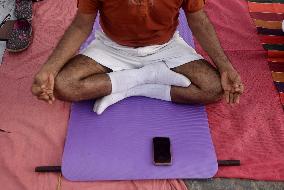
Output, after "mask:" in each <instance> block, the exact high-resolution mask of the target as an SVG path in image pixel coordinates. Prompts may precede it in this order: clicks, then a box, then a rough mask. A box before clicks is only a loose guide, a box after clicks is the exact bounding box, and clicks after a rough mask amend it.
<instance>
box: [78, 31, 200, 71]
mask: <svg viewBox="0 0 284 190" xmlns="http://www.w3.org/2000/svg"><path fill="white" fill-rule="evenodd" d="M95 36H96V38H95V39H94V40H93V41H92V42H91V43H90V44H89V45H88V46H87V48H85V49H84V50H82V51H81V52H80V54H82V55H85V56H88V57H90V58H91V59H93V60H95V61H96V62H97V63H99V64H101V65H103V66H105V67H108V68H110V69H111V70H113V71H120V70H125V69H136V68H141V67H143V66H145V65H148V64H153V63H158V62H164V63H165V64H166V65H167V66H168V67H169V68H174V67H178V66H180V65H183V64H185V63H189V62H192V61H195V60H199V59H203V57H202V56H201V55H199V54H197V53H196V51H195V50H194V49H193V48H192V47H191V46H189V45H188V44H187V43H186V42H185V41H184V40H183V39H182V38H181V37H180V36H179V33H178V32H175V34H174V36H173V37H172V39H171V40H170V41H169V42H167V43H165V44H163V45H151V46H146V47H139V48H133V47H128V46H122V45H119V44H117V43H116V42H114V41H112V40H111V39H110V38H108V37H107V36H106V35H105V34H104V33H103V32H101V31H96V35H95Z"/></svg>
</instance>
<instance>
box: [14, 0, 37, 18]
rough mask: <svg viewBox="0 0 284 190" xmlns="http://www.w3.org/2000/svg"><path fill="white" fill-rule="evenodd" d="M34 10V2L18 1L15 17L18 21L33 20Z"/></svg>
mask: <svg viewBox="0 0 284 190" xmlns="http://www.w3.org/2000/svg"><path fill="white" fill-rule="evenodd" d="M32 10H33V8H32V0H16V3H15V16H16V18H17V19H26V20H31V19H32V16H33V13H32Z"/></svg>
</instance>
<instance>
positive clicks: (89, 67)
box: [59, 54, 111, 80]
mask: <svg viewBox="0 0 284 190" xmlns="http://www.w3.org/2000/svg"><path fill="white" fill-rule="evenodd" d="M108 72H111V70H110V69H109V68H107V67H105V66H103V65H100V64H99V63H97V62H96V61H95V60H93V59H91V58H89V57H87V56H85V55H81V54H79V55H76V56H74V57H73V58H72V59H70V60H69V61H68V63H66V64H65V65H64V67H63V68H62V69H61V71H60V72H59V77H64V78H65V79H71V80H81V79H84V78H86V77H88V76H90V75H93V74H101V73H108Z"/></svg>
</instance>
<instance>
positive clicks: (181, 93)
mask: <svg viewBox="0 0 284 190" xmlns="http://www.w3.org/2000/svg"><path fill="white" fill-rule="evenodd" d="M173 70H174V71H175V72H177V73H180V74H183V75H185V76H186V77H188V78H189V79H190V80H191V82H192V84H191V85H190V86H189V87H187V88H182V87H175V86H173V87H172V88H171V99H172V101H173V102H176V103H203V104H207V103H212V102H215V101H217V100H219V99H220V98H221V95H222V93H223V91H222V88H221V83H220V76H219V73H218V71H217V70H216V69H215V68H214V67H213V66H211V65H210V64H209V63H208V62H206V61H205V60H198V61H194V62H191V63H187V64H184V65H182V66H179V67H177V68H174V69H173ZM110 71H111V70H110V69H108V68H106V67H104V66H102V65H100V64H98V63H96V62H95V61H94V60H92V59H91V58H88V57H86V56H84V55H78V56H76V57H74V58H73V59H71V60H70V61H69V63H67V64H66V65H65V67H64V68H63V69H62V70H61V72H60V73H59V75H58V76H57V78H56V81H55V94H56V96H57V97H58V98H59V99H62V100H66V101H80V100H86V99H97V98H100V97H103V96H107V95H109V94H110V93H111V81H110V79H109V77H108V75H107V74H105V73H107V72H110ZM114 103H115V102H114Z"/></svg>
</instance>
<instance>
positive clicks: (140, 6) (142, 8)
mask: <svg viewBox="0 0 284 190" xmlns="http://www.w3.org/2000/svg"><path fill="white" fill-rule="evenodd" d="M203 6H204V0H78V11H79V12H80V13H86V14H92V13H96V12H97V11H99V12H100V24H101V27H102V29H103V31H104V33H105V34H106V35H107V36H108V37H109V38H111V39H112V40H113V41H115V42H116V43H118V44H121V45H125V46H130V47H143V46H148V45H157V44H163V43H166V42H168V41H169V40H170V39H171V38H172V36H173V34H174V32H175V31H176V28H177V25H178V16H179V9H180V8H183V10H184V11H185V12H186V13H192V12H196V11H199V10H200V9H202V8H203Z"/></svg>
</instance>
